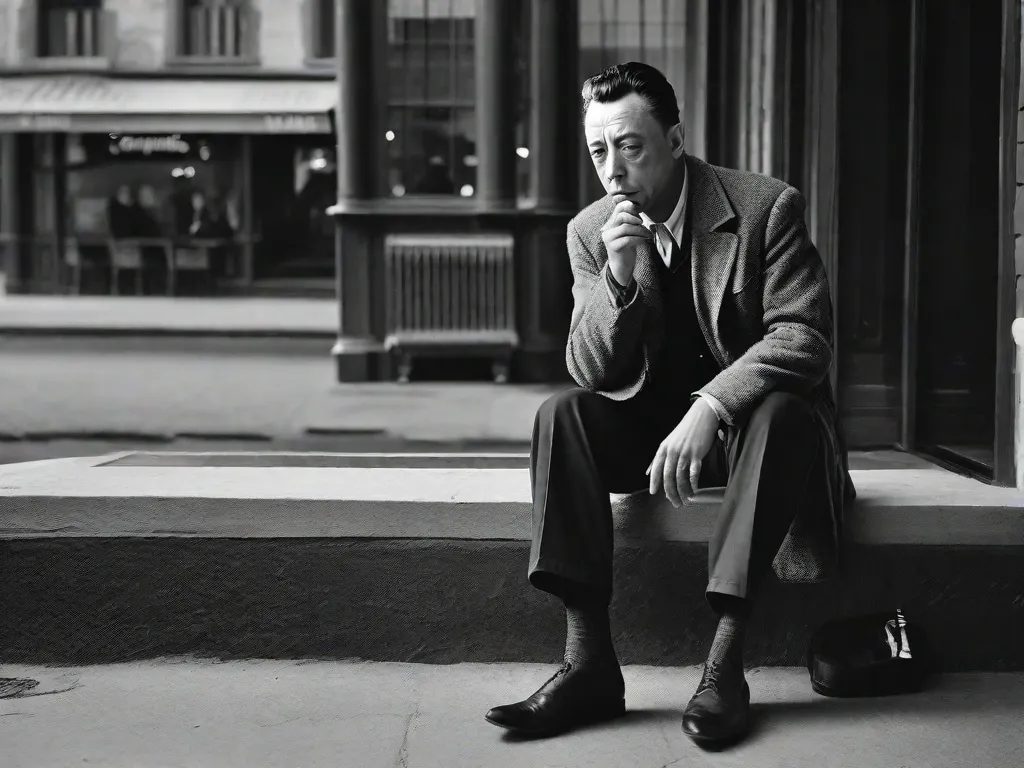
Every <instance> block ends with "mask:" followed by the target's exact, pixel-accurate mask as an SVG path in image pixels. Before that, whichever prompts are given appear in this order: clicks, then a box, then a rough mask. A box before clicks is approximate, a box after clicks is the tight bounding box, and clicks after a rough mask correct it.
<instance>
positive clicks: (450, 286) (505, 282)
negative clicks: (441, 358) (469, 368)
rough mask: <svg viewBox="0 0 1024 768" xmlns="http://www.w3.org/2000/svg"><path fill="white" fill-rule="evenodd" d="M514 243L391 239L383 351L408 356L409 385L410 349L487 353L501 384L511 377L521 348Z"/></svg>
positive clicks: (404, 368)
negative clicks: (511, 364) (510, 364)
mask: <svg viewBox="0 0 1024 768" xmlns="http://www.w3.org/2000/svg"><path fill="white" fill-rule="evenodd" d="M513 245H514V243H513V238H512V236H511V235H505V234H452V235H433V234H430V235H427V234H423V235H414V234H402V235H388V236H387V237H386V238H385V241H384V265H385V266H384V269H385V273H384V280H385V282H384V288H385V295H386V297H387V303H386V315H385V318H386V320H385V322H386V328H387V334H386V337H385V339H384V346H385V349H387V350H389V351H390V350H397V351H398V352H400V353H401V362H400V364H399V378H400V379H401V380H403V381H407V380H408V378H409V371H410V368H411V365H412V361H411V360H412V359H411V350H412V349H414V348H419V349H421V350H425V349H430V350H431V351H432V352H434V353H442V354H463V353H471V354H482V355H488V356H491V357H492V358H493V360H494V377H495V379H496V380H498V381H506V380H507V378H508V360H509V357H510V356H511V352H512V350H513V349H514V348H515V347H516V346H518V344H519V337H518V334H517V333H516V313H515V275H514V263H513Z"/></svg>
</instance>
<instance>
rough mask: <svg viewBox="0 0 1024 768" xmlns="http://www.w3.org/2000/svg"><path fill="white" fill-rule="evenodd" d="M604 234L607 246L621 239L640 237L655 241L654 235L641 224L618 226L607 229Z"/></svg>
mask: <svg viewBox="0 0 1024 768" xmlns="http://www.w3.org/2000/svg"><path fill="white" fill-rule="evenodd" d="M603 234H604V235H605V238H604V242H605V245H607V244H608V243H610V242H614V241H615V240H618V239H619V238H620V237H640V238H643V239H644V240H653V239H654V233H653V232H651V230H649V229H648V228H647V227H644V226H641V225H640V224H618V225H616V226H614V227H612V228H611V229H606V230H605V231H604V233H603Z"/></svg>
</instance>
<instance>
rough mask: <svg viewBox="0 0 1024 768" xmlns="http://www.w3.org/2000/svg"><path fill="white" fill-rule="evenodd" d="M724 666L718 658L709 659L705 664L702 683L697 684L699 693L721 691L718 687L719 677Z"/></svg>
mask: <svg viewBox="0 0 1024 768" xmlns="http://www.w3.org/2000/svg"><path fill="white" fill-rule="evenodd" d="M723 666H724V665H723V664H722V663H721V662H720V661H718V660H714V661H709V662H707V663H706V664H705V665H704V674H703V675H702V676H701V679H700V685H698V686H697V693H704V691H714V692H715V693H719V694H720V693H721V691H720V690H719V689H718V682H719V680H718V677H719V674H720V673H721V672H722V669H723Z"/></svg>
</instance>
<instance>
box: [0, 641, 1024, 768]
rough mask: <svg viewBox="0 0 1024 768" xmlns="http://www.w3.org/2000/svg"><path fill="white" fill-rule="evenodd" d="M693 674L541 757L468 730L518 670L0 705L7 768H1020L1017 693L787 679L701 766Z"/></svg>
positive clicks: (532, 670)
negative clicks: (851, 691) (864, 688)
mask: <svg viewBox="0 0 1024 768" xmlns="http://www.w3.org/2000/svg"><path fill="white" fill-rule="evenodd" d="M699 671H700V670H699V668H698V667H684V668H652V667H626V668H625V669H624V670H623V672H624V676H625V678H626V703H627V709H628V711H627V716H626V717H625V718H623V719H620V720H618V721H615V722H613V723H610V724H606V725H600V726H592V727H590V728H587V729H584V730H581V731H577V732H575V733H571V734H567V735H563V736H561V737H557V738H554V739H543V740H521V739H516V738H514V737H510V736H508V735H506V734H505V732H504V731H501V730H500V729H498V728H495V727H493V726H491V725H489V724H488V723H486V722H485V721H484V719H483V715H484V713H485V712H486V710H487V709H488V708H489V707H491V706H494V705H496V704H501V703H508V702H511V701H515V700H518V699H520V698H522V697H524V696H525V695H527V694H528V693H529V692H531V691H532V690H534V689H535V688H536V687H537V686H539V685H540V683H542V682H543V681H544V679H546V677H548V676H549V675H550V673H551V672H552V668H548V667H543V666H537V665H523V664H486V665H485V664H457V665H452V666H434V665H420V664H370V663H361V662H352V663H344V662H342V663H329V662H318V661H306V662H303V661H300V662H277V661H246V662H230V663H217V662H209V661H197V660H188V659H165V660H161V661H156V662H147V663H130V664H120V665H110V666H102V667H78V668H75V667H71V668H68V667H63V668H54V667H49V668H38V667H15V666H5V667H0V675H2V676H4V677H31V678H36V679H38V680H39V681H40V684H39V686H38V687H37V688H35V689H32V690H29V691H27V692H25V693H23V694H21V695H20V696H19V697H17V698H8V699H0V741H2V742H3V745H4V750H3V751H4V755H5V758H4V761H3V762H4V765H5V766H7V767H8V768H30V767H31V768H51V766H52V767H53V768H56V767H57V766H61V767H63V766H71V765H86V766H89V765H92V766H103V768H122V767H123V768H127V767H128V766H132V768H134V767H135V766H141V765H145V766H152V767H153V768H157V767H159V768H171V766H175V767H177V766H181V767H182V768H184V767H185V766H188V768H205V767H206V766H209V767H210V768H213V767H214V766H216V767H217V768H229V767H231V766H245V768H262V767H263V766H268V767H269V766H274V767H275V768H277V767H279V768H293V767H295V766H302V768H316V767H317V766H339V765H340V766H345V767H346V768H386V767H387V766H402V767H403V768H426V767H427V766H437V767H438V768H441V767H443V768H470V767H471V766H472V767H473V768H480V767H482V766H486V767H487V768H498V767H499V766H510V767H514V768H530V766H564V767H566V768H568V767H569V766H588V768H604V767H605V766H607V767H608V768H613V767H614V768H663V767H665V766H687V765H694V766H697V765H701V766H703V765H712V766H718V765H720V766H734V767H739V766H756V767H757V768H772V767H773V766H780V767H781V766H785V768H802V767H804V766H806V767H808V768H810V766H814V767H815V768H817V767H818V766H822V767H828V766H844V767H846V766H890V767H891V768H901V767H903V768H960V767H961V766H964V767H966V766H974V765H978V766H985V767H986V768H1009V767H1010V766H1017V765H1020V755H1021V751H1022V750H1024V730H1022V729H1021V728H1020V712H1021V711H1022V710H1024V675H1022V674H1014V673H999V674H958V675H948V676H943V677H941V678H937V679H936V680H935V682H934V685H933V686H932V689H931V690H928V691H926V692H923V693H919V694H915V695H912V696H899V697H891V698H881V699H846V700H843V699H827V698H824V697H821V696H818V695H816V694H814V693H813V692H812V691H811V690H810V686H809V684H808V681H807V673H806V671H805V670H802V669H795V668H764V669H754V670H749V671H748V675H747V676H748V680H749V682H750V687H751V694H752V701H753V704H754V716H755V726H754V730H753V732H752V733H751V735H750V737H749V738H748V739H747V740H746V741H744V742H743V743H741V744H739V745H738V746H736V747H733V748H730V749H727V750H723V751H719V752H710V751H704V750H701V749H700V748H698V747H696V746H695V745H694V744H692V743H691V742H690V741H689V740H688V739H687V738H686V737H685V736H684V735H683V733H682V730H681V728H680V719H681V716H682V709H683V707H684V706H685V705H686V702H687V700H688V698H689V696H690V695H691V694H692V692H693V690H694V688H695V686H696V684H697V681H698V678H699Z"/></svg>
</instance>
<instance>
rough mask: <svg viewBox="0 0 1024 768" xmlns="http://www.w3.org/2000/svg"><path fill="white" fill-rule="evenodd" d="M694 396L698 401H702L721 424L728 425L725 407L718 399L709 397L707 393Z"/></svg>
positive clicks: (697, 393)
mask: <svg viewBox="0 0 1024 768" xmlns="http://www.w3.org/2000/svg"><path fill="white" fill-rule="evenodd" d="M693 394H694V396H695V397H696V398H697V399H698V400H702V401H703V402H704V403H705V404H706V405H707V406H708V407H709V408H710V409H711V410H712V412H713V413H714V414H715V416H716V417H717V418H718V421H719V424H720V425H721V424H725V423H727V419H726V418H725V406H723V405H722V404H721V403H720V402H718V398H716V397H713V396H712V395H709V394H708V393H707V392H694V393H693Z"/></svg>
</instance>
